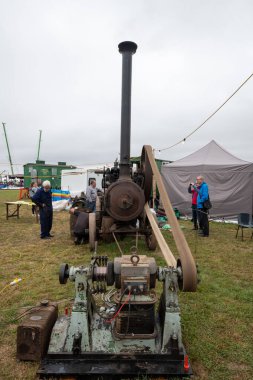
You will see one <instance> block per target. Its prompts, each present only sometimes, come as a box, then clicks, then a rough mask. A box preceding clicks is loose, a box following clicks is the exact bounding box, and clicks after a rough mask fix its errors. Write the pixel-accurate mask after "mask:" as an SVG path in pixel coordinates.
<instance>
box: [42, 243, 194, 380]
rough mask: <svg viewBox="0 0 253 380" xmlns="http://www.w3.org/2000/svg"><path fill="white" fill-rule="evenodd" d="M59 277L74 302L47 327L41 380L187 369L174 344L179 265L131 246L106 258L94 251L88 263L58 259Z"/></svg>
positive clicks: (184, 372) (177, 333) (178, 328)
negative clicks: (69, 286) (72, 289)
mask: <svg viewBox="0 0 253 380" xmlns="http://www.w3.org/2000/svg"><path fill="white" fill-rule="evenodd" d="M67 280H69V281H71V282H73V283H74V285H75V300H74V303H73V306H72V308H71V310H69V312H68V313H66V314H65V315H63V316H61V317H60V318H58V320H57V321H56V323H55V325H54V327H53V329H52V333H51V338H50V343H49V347H48V351H47V354H46V356H45V357H44V358H43V359H42V362H41V365H40V368H39V370H38V375H39V377H40V378H41V379H45V378H50V379H51V378H61V379H64V378H68V379H69V378H71V379H92V378H94V379H97V378H99V379H102V378H103V379H114V378H118V379H123V378H129V377H135V376H139V375H145V376H164V377H165V378H167V377H168V376H180V377H186V376H189V375H191V374H192V369H191V366H190V363H189V358H188V356H187V354H186V351H185V348H184V345H183V343H182V333H181V324H180V308H179V304H178V290H179V282H180V281H181V280H182V269H181V268H180V267H177V268H173V267H158V266H157V264H156V261H155V259H154V258H153V257H148V256H146V255H139V254H138V252H137V250H136V247H132V248H131V252H130V254H128V255H123V256H121V257H117V258H115V259H114V261H109V259H108V257H107V256H99V255H95V256H93V257H92V258H91V262H90V264H89V265H88V266H85V265H84V266H78V267H74V266H69V265H67V264H62V265H61V266H60V271H59V281H60V283H61V284H66V282H67ZM157 282H161V283H162V289H163V290H162V294H161V296H158V294H157V292H156V283H157ZM108 286H109V287H110V288H109V290H106V289H107V287H108Z"/></svg>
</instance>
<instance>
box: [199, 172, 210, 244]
mask: <svg viewBox="0 0 253 380" xmlns="http://www.w3.org/2000/svg"><path fill="white" fill-rule="evenodd" d="M197 184H198V189H197V191H198V197H197V210H198V220H199V227H200V229H202V232H203V234H202V236H203V237H208V236H209V221H208V209H207V208H205V207H204V202H205V201H207V200H208V199H209V190H208V185H207V183H206V182H204V177H203V176H201V175H200V176H198V177H197Z"/></svg>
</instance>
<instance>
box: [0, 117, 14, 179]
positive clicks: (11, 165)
mask: <svg viewBox="0 0 253 380" xmlns="http://www.w3.org/2000/svg"><path fill="white" fill-rule="evenodd" d="M2 124H3V129H4V136H5V140H6V146H7V151H8V156H9V162H10V167H11V174H12V175H13V176H14V171H13V164H12V160H11V153H10V148H9V144H8V138H7V133H6V128H5V125H6V123H4V122H2Z"/></svg>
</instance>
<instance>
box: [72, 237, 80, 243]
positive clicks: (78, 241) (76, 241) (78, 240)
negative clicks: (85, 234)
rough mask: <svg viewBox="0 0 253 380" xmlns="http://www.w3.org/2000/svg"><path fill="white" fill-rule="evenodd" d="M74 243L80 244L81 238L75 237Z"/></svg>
mask: <svg viewBox="0 0 253 380" xmlns="http://www.w3.org/2000/svg"><path fill="white" fill-rule="evenodd" d="M74 243H75V245H80V244H81V240H80V239H79V238H77V237H76V238H75V240H74Z"/></svg>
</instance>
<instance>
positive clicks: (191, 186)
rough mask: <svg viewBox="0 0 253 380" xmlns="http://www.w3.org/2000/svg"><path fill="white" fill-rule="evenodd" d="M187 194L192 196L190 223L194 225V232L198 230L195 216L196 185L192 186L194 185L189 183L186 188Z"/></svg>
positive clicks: (196, 215) (196, 216)
mask: <svg viewBox="0 0 253 380" xmlns="http://www.w3.org/2000/svg"><path fill="white" fill-rule="evenodd" d="M188 193H190V194H191V195H192V221H193V223H194V227H193V229H194V230H197V229H198V214H197V198H198V191H197V184H195V185H194V183H190V184H189V187H188Z"/></svg>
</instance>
